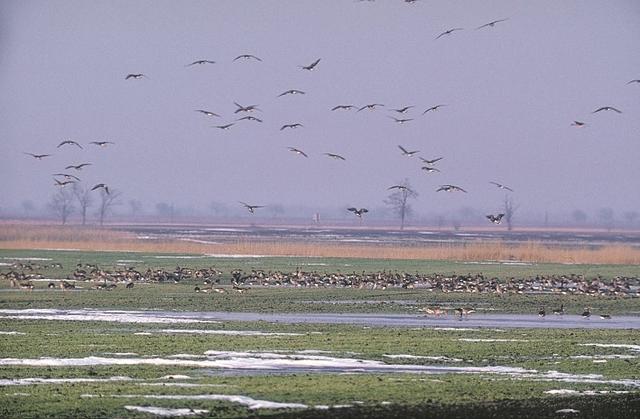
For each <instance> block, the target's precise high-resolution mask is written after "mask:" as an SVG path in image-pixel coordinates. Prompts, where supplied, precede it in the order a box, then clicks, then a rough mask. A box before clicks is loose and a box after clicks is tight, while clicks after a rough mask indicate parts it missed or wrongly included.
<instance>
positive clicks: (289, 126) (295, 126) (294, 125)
mask: <svg viewBox="0 0 640 419" xmlns="http://www.w3.org/2000/svg"><path fill="white" fill-rule="evenodd" d="M303 126H304V125H302V124H300V123H297V122H296V123H295V124H284V125H283V126H281V127H280V131H282V130H284V129H287V128H293V129H295V128H300V127H303Z"/></svg>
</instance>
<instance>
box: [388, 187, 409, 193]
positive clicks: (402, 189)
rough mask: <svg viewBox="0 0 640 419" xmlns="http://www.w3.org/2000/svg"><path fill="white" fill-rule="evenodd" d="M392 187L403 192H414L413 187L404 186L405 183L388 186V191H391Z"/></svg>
mask: <svg viewBox="0 0 640 419" xmlns="http://www.w3.org/2000/svg"><path fill="white" fill-rule="evenodd" d="M391 189H398V190H400V191H403V192H405V191H406V192H413V191H412V190H411V188H409V187H408V186H404V185H393V186H389V187H388V188H387V190H388V191H390V190H391Z"/></svg>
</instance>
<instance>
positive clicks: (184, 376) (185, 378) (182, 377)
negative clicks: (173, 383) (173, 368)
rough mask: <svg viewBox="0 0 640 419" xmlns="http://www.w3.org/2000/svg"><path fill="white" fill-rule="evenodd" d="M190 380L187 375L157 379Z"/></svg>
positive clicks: (165, 376)
mask: <svg viewBox="0 0 640 419" xmlns="http://www.w3.org/2000/svg"><path fill="white" fill-rule="evenodd" d="M192 378H193V377H190V376H188V375H181V374H173V375H163V376H162V377H160V378H158V379H159V380H191V379H192Z"/></svg>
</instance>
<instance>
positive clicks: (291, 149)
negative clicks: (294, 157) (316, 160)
mask: <svg viewBox="0 0 640 419" xmlns="http://www.w3.org/2000/svg"><path fill="white" fill-rule="evenodd" d="M287 148H288V149H289V151H291V152H292V153H296V154H298V155H300V156H304V157H309V156H307V153H305V152H304V151H302V150H300V149H297V148H295V147H287Z"/></svg>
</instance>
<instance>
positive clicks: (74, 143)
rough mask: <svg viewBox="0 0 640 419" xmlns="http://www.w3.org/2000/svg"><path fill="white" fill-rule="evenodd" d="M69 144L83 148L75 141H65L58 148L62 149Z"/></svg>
mask: <svg viewBox="0 0 640 419" xmlns="http://www.w3.org/2000/svg"><path fill="white" fill-rule="evenodd" d="M67 144H69V145H75V146H77V147H79V148H82V146H81V145H80V144H78V143H77V142H75V141H73V140H64V141H62V142H61V143H60V144H58V146H57V147H56V148H60V147H62V146H63V145H67Z"/></svg>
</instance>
